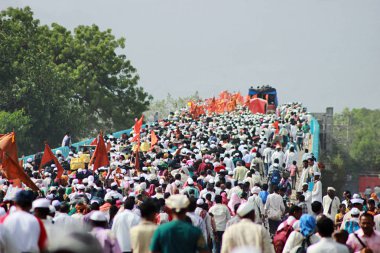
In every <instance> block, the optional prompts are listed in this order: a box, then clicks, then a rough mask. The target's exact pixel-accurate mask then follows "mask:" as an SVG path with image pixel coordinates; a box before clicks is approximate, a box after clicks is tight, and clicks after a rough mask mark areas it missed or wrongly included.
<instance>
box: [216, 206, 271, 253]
mask: <svg viewBox="0 0 380 253" xmlns="http://www.w3.org/2000/svg"><path fill="white" fill-rule="evenodd" d="M254 209H255V208H254V205H253V203H252V202H246V203H244V204H242V205H241V206H240V207H239V208H238V210H237V215H238V216H239V217H240V218H241V219H242V220H241V221H240V222H238V223H236V224H233V225H231V226H230V227H228V228H227V229H226V232H225V234H224V236H223V244H222V253H228V252H232V251H233V250H234V249H236V248H240V247H244V248H247V249H248V248H249V249H250V251H248V252H254V251H252V249H256V250H257V251H259V252H263V253H274V252H275V251H274V248H273V244H272V240H271V238H270V236H269V234H268V232H267V231H266V229H265V228H264V227H263V226H261V225H258V224H255V223H254V220H255V210H254Z"/></svg>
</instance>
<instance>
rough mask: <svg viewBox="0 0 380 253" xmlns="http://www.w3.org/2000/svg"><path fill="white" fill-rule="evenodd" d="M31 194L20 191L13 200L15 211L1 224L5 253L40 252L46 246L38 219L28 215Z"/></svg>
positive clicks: (43, 231)
mask: <svg viewBox="0 0 380 253" xmlns="http://www.w3.org/2000/svg"><path fill="white" fill-rule="evenodd" d="M32 200H33V193H32V192H31V191H20V192H18V193H17V195H16V198H15V204H16V211H14V212H13V213H11V214H10V215H9V216H7V217H6V218H5V220H4V223H3V228H4V237H5V240H4V241H5V242H6V244H5V252H15V253H16V252H40V251H41V250H43V249H44V248H45V246H46V240H47V237H46V231H45V228H44V225H43V224H42V222H41V221H39V220H38V218H36V217H34V216H33V215H31V214H30V213H29V210H30V209H31V207H32Z"/></svg>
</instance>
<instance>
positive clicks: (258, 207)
mask: <svg viewBox="0 0 380 253" xmlns="http://www.w3.org/2000/svg"><path fill="white" fill-rule="evenodd" d="M248 201H250V202H252V203H254V205H255V223H261V222H262V220H261V215H263V214H264V204H263V201H262V200H261V198H260V197H259V196H258V195H257V194H253V195H252V196H251V197H249V198H248Z"/></svg>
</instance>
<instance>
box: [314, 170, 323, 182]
mask: <svg viewBox="0 0 380 253" xmlns="http://www.w3.org/2000/svg"><path fill="white" fill-rule="evenodd" d="M320 178H321V173H319V172H315V173H314V180H317V181H318V180H319V179H320Z"/></svg>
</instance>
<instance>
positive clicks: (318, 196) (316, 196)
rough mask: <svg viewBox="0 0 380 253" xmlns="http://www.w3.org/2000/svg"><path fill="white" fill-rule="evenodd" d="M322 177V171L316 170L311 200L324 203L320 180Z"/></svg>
mask: <svg viewBox="0 0 380 253" xmlns="http://www.w3.org/2000/svg"><path fill="white" fill-rule="evenodd" d="M320 177H321V173H320V172H314V187H313V191H312V192H311V202H312V203H313V202H314V201H318V202H321V203H322V182H321V180H319V179H320Z"/></svg>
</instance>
